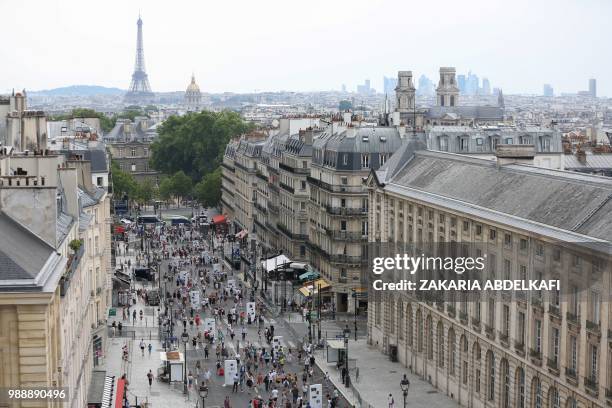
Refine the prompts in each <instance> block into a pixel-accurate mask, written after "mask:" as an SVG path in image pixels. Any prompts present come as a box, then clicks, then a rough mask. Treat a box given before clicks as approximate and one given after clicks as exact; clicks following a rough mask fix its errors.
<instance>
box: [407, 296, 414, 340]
mask: <svg viewBox="0 0 612 408" xmlns="http://www.w3.org/2000/svg"><path fill="white" fill-rule="evenodd" d="M406 314H407V315H408V322H407V324H406V326H408V334H407V337H408V345H409V346H410V347H412V345H413V341H412V336H413V334H412V333H413V328H412V323H413V322H412V306H411V305H410V304H408V310H407V311H406Z"/></svg>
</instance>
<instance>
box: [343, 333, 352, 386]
mask: <svg viewBox="0 0 612 408" xmlns="http://www.w3.org/2000/svg"><path fill="white" fill-rule="evenodd" d="M350 334H351V329H349V327H348V324H347V325H346V328H345V329H344V354H345V355H344V367H345V368H346V376H345V377H344V381H345V385H346V388H348V387H350V386H351V379H350V378H349V363H348V344H349V336H350Z"/></svg>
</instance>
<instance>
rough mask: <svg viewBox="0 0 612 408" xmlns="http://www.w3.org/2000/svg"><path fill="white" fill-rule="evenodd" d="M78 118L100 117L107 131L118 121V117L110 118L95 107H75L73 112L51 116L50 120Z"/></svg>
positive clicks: (103, 128)
mask: <svg viewBox="0 0 612 408" xmlns="http://www.w3.org/2000/svg"><path fill="white" fill-rule="evenodd" d="M75 118H76V119H78V118H81V119H82V118H98V119H100V127H101V128H102V131H103V132H105V133H107V132H110V131H111V130H112V129H113V127H115V122H116V121H117V118H116V117H112V118H109V117H108V116H106V115H105V114H103V113H102V112H97V111H95V110H93V109H89V108H74V109H73V110H72V112H70V113H68V114H65V115H55V116H52V117H50V118H49V119H50V120H69V119H75Z"/></svg>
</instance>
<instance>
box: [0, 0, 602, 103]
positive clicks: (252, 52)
mask: <svg viewBox="0 0 612 408" xmlns="http://www.w3.org/2000/svg"><path fill="white" fill-rule="evenodd" d="M139 11H140V13H141V15H142V19H143V22H144V25H143V29H144V50H145V61H146V68H147V72H148V74H149V81H150V83H151V87H152V88H153V90H154V91H175V90H184V89H185V88H186V86H187V84H188V82H189V80H190V76H191V73H192V71H193V72H194V73H195V75H196V79H197V82H198V84H199V85H200V88H201V89H202V90H203V91H210V92H223V91H233V92H252V91H255V90H257V91H263V90H270V91H275V90H295V91H312V90H328V89H340V87H341V85H342V84H346V85H347V88H348V89H349V90H354V89H355V86H356V85H357V84H359V83H361V82H363V80H364V79H366V78H369V79H371V81H372V86H373V87H375V88H377V89H382V77H383V75H387V76H396V75H397V71H398V70H412V71H413V73H414V75H415V76H416V77H417V78H418V77H419V76H420V75H421V74H425V75H427V76H429V77H430V78H432V79H434V80H435V81H436V82H437V70H438V67H440V66H455V67H457V71H458V73H463V72H466V73H467V71H468V70H470V69H471V70H472V71H473V72H475V73H476V74H478V75H479V76H480V77H481V78H482V77H488V78H489V80H490V81H491V85H492V86H493V87H501V88H503V90H504V92H505V93H519V92H520V93H541V92H542V85H543V84H544V83H550V84H552V86H553V87H554V90H555V93H556V94H558V93H560V92H576V91H578V90H585V89H586V88H587V86H588V79H589V78H591V77H594V78H597V80H598V93H599V94H600V95H612V69H611V67H612V52H610V51H611V49H610V17H611V16H612V1H610V0H503V1H502V0H463V1H457V0H428V1H409V0H304V1H294V0H259V1H257V0H224V1H213V0H198V1H195V0H177V1H167V0H165V1H160V0H146V1H145V0H139V1H135V0H105V1H95V2H94V1H89V0H29V1H20V0H0V16H2V32H3V33H4V40H3V41H2V42H1V43H0V92H5V91H6V90H8V89H11V88H13V87H15V88H23V87H25V88H27V89H31V90H40V89H49V88H54V87H59V86H66V85H75V84H88V85H89V84H95V85H103V86H111V87H119V88H122V89H126V88H127V87H128V85H129V81H130V77H131V73H132V71H133V67H134V54H135V48H136V20H137V19H138V13H139Z"/></svg>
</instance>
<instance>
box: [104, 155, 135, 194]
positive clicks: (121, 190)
mask: <svg viewBox="0 0 612 408" xmlns="http://www.w3.org/2000/svg"><path fill="white" fill-rule="evenodd" d="M111 175H112V178H113V190H114V192H115V195H118V196H120V197H123V196H124V195H127V196H128V197H130V198H135V196H136V192H137V188H138V184H137V183H136V180H134V177H133V176H132V175H131V174H130V173H127V172H125V171H123V170H121V168H119V165H118V164H117V162H115V161H113V162H112V163H111Z"/></svg>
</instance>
